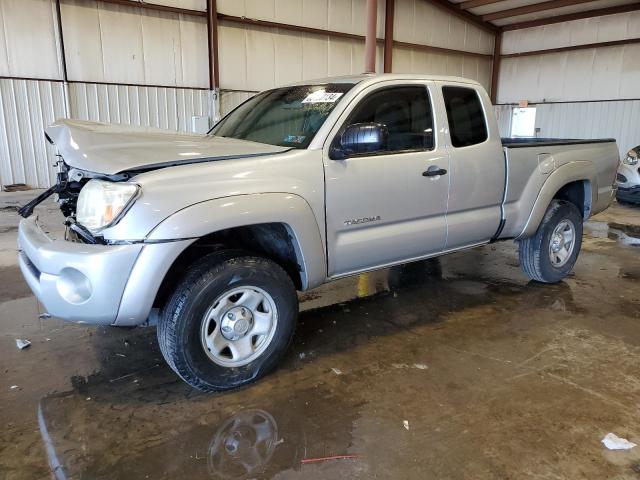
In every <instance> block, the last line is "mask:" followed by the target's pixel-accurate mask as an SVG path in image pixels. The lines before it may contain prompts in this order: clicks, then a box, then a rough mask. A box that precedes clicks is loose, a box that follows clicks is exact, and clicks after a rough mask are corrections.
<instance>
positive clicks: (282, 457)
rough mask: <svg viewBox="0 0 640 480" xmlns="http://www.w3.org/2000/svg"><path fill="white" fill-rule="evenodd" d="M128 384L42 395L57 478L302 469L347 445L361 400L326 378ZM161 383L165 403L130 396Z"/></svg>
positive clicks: (42, 423)
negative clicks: (278, 383) (216, 393)
mask: <svg viewBox="0 0 640 480" xmlns="http://www.w3.org/2000/svg"><path fill="white" fill-rule="evenodd" d="M150 388H151V389H153V390H152V391H149V389H150ZM128 390H130V392H129V393H130V394H131V398H130V399H127V398H125V397H119V398H117V399H115V398H113V396H112V395H110V394H109V391H108V389H105V388H104V387H100V386H96V387H94V388H91V389H89V390H88V391H85V392H82V393H80V392H78V391H75V392H67V393H64V394H56V395H51V396H49V397H46V398H44V399H42V401H41V402H40V404H39V406H38V417H39V429H40V434H41V436H42V438H43V441H44V443H45V445H46V450H47V456H48V457H49V463H50V464H51V465H57V473H58V474H59V475H60V476H59V478H91V479H93V480H99V479H111V478H216V479H230V480H231V479H234V480H240V479H252V478H272V477H273V476H274V475H276V474H277V473H279V472H282V471H286V470H296V471H300V470H302V469H304V468H305V466H304V462H303V460H305V459H308V458H317V457H323V456H326V455H339V454H345V453H346V452H349V451H350V449H351V444H352V428H353V424H354V422H356V421H357V419H358V417H359V413H358V412H359V410H360V407H361V406H362V405H363V403H362V401H360V400H358V399H357V397H353V396H348V397H345V396H339V395H336V394H334V393H333V392H332V391H331V390H330V389H329V388H327V387H325V386H323V385H319V386H317V387H314V388H308V389H302V390H300V389H298V390H296V392H295V395H294V396H289V395H288V391H287V390H286V389H281V390H280V391H279V392H272V393H271V394H270V395H266V394H265V393H264V392H258V391H256V389H254V390H253V391H249V390H245V393H243V394H237V393H236V394H230V395H225V396H223V397H213V396H197V397H192V398H185V396H184V389H182V387H181V386H180V387H178V388H174V387H173V386H170V387H169V388H166V387H165V388H164V389H163V388H161V387H159V386H158V385H153V386H151V387H146V388H144V387H143V388H141V389H140V388H139V389H137V390H135V391H132V390H131V389H128ZM145 390H147V391H146V392H144V391H145ZM257 390H260V389H257ZM160 392H162V393H163V394H164V395H165V397H166V398H165V399H164V400H163V401H162V402H154V401H149V400H146V401H144V402H140V403H138V402H137V401H136V400H139V399H141V398H143V397H146V396H149V395H150V396H152V397H156V398H157V396H158V394H159V393H160ZM112 401H113V403H112ZM132 404H135V408H133V405H132Z"/></svg>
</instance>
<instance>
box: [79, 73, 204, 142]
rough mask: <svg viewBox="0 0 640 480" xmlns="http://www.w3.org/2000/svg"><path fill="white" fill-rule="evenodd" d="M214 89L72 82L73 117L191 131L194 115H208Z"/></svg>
mask: <svg viewBox="0 0 640 480" xmlns="http://www.w3.org/2000/svg"><path fill="white" fill-rule="evenodd" d="M211 95H212V93H211V92H209V91H208V90H195V89H184V88H161V87H137V86H132V85H127V86H125V85H104V84H95V83H72V84H70V85H69V104H70V108H71V117H72V118H80V119H82V120H91V121H95V122H108V123H125V124H128V125H142V126H150V127H157V128H165V129H169V130H181V131H190V130H191V117H192V116H205V115H209V102H210V101H211V98H210V96H211Z"/></svg>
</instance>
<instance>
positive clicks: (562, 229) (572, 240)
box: [549, 220, 576, 268]
mask: <svg viewBox="0 0 640 480" xmlns="http://www.w3.org/2000/svg"><path fill="white" fill-rule="evenodd" d="M575 245H576V227H575V225H574V224H573V222H572V221H571V220H562V221H561V222H560V223H558V225H556V228H554V230H553V233H552V234H551V238H550V241H549V260H551V265H553V266H554V267H556V268H560V267H562V266H564V265H565V264H566V263H567V262H568V261H569V259H570V258H571V254H572V253H573V249H574V248H575Z"/></svg>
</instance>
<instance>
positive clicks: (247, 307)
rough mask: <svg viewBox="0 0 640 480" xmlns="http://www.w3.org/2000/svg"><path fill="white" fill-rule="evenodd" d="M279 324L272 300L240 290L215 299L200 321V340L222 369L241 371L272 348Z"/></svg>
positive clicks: (261, 293)
mask: <svg viewBox="0 0 640 480" xmlns="http://www.w3.org/2000/svg"><path fill="white" fill-rule="evenodd" d="M277 323H278V311H277V309H276V305H275V302H274V300H273V297H271V295H269V294H268V293H267V292H266V291H264V290H263V289H261V288H258V287H254V286H243V287H238V288H234V289H232V290H229V291H227V292H225V293H223V294H222V295H220V296H218V298H216V299H215V301H214V302H213V303H212V304H211V306H210V307H209V308H208V309H207V312H206V313H205V315H204V318H203V319H202V327H201V329H200V340H201V342H202V347H203V349H204V351H205V353H206V354H207V356H208V357H209V358H210V359H211V360H212V361H213V362H214V363H216V364H218V365H221V366H223V367H230V368H234V367H242V366H244V365H247V364H249V363H251V362H252V361H254V360H255V359H256V358H258V357H259V356H260V355H262V354H263V353H264V351H265V350H266V349H267V347H268V346H269V345H270V344H271V341H272V340H273V336H274V334H275V331H276V325H277Z"/></svg>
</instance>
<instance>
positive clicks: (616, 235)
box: [584, 220, 640, 247]
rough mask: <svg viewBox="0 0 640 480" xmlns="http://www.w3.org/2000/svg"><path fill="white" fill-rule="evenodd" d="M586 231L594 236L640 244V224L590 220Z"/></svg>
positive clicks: (624, 243)
mask: <svg viewBox="0 0 640 480" xmlns="http://www.w3.org/2000/svg"><path fill="white" fill-rule="evenodd" d="M584 226H585V233H586V234H587V235H589V236H591V237H592V238H599V239H605V238H606V239H609V240H615V241H617V242H619V243H622V244H623V245H628V246H632V247H637V246H640V225H627V224H622V223H614V222H611V223H606V222H597V221H593V220H592V221H588V222H586V223H585V224H584Z"/></svg>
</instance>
